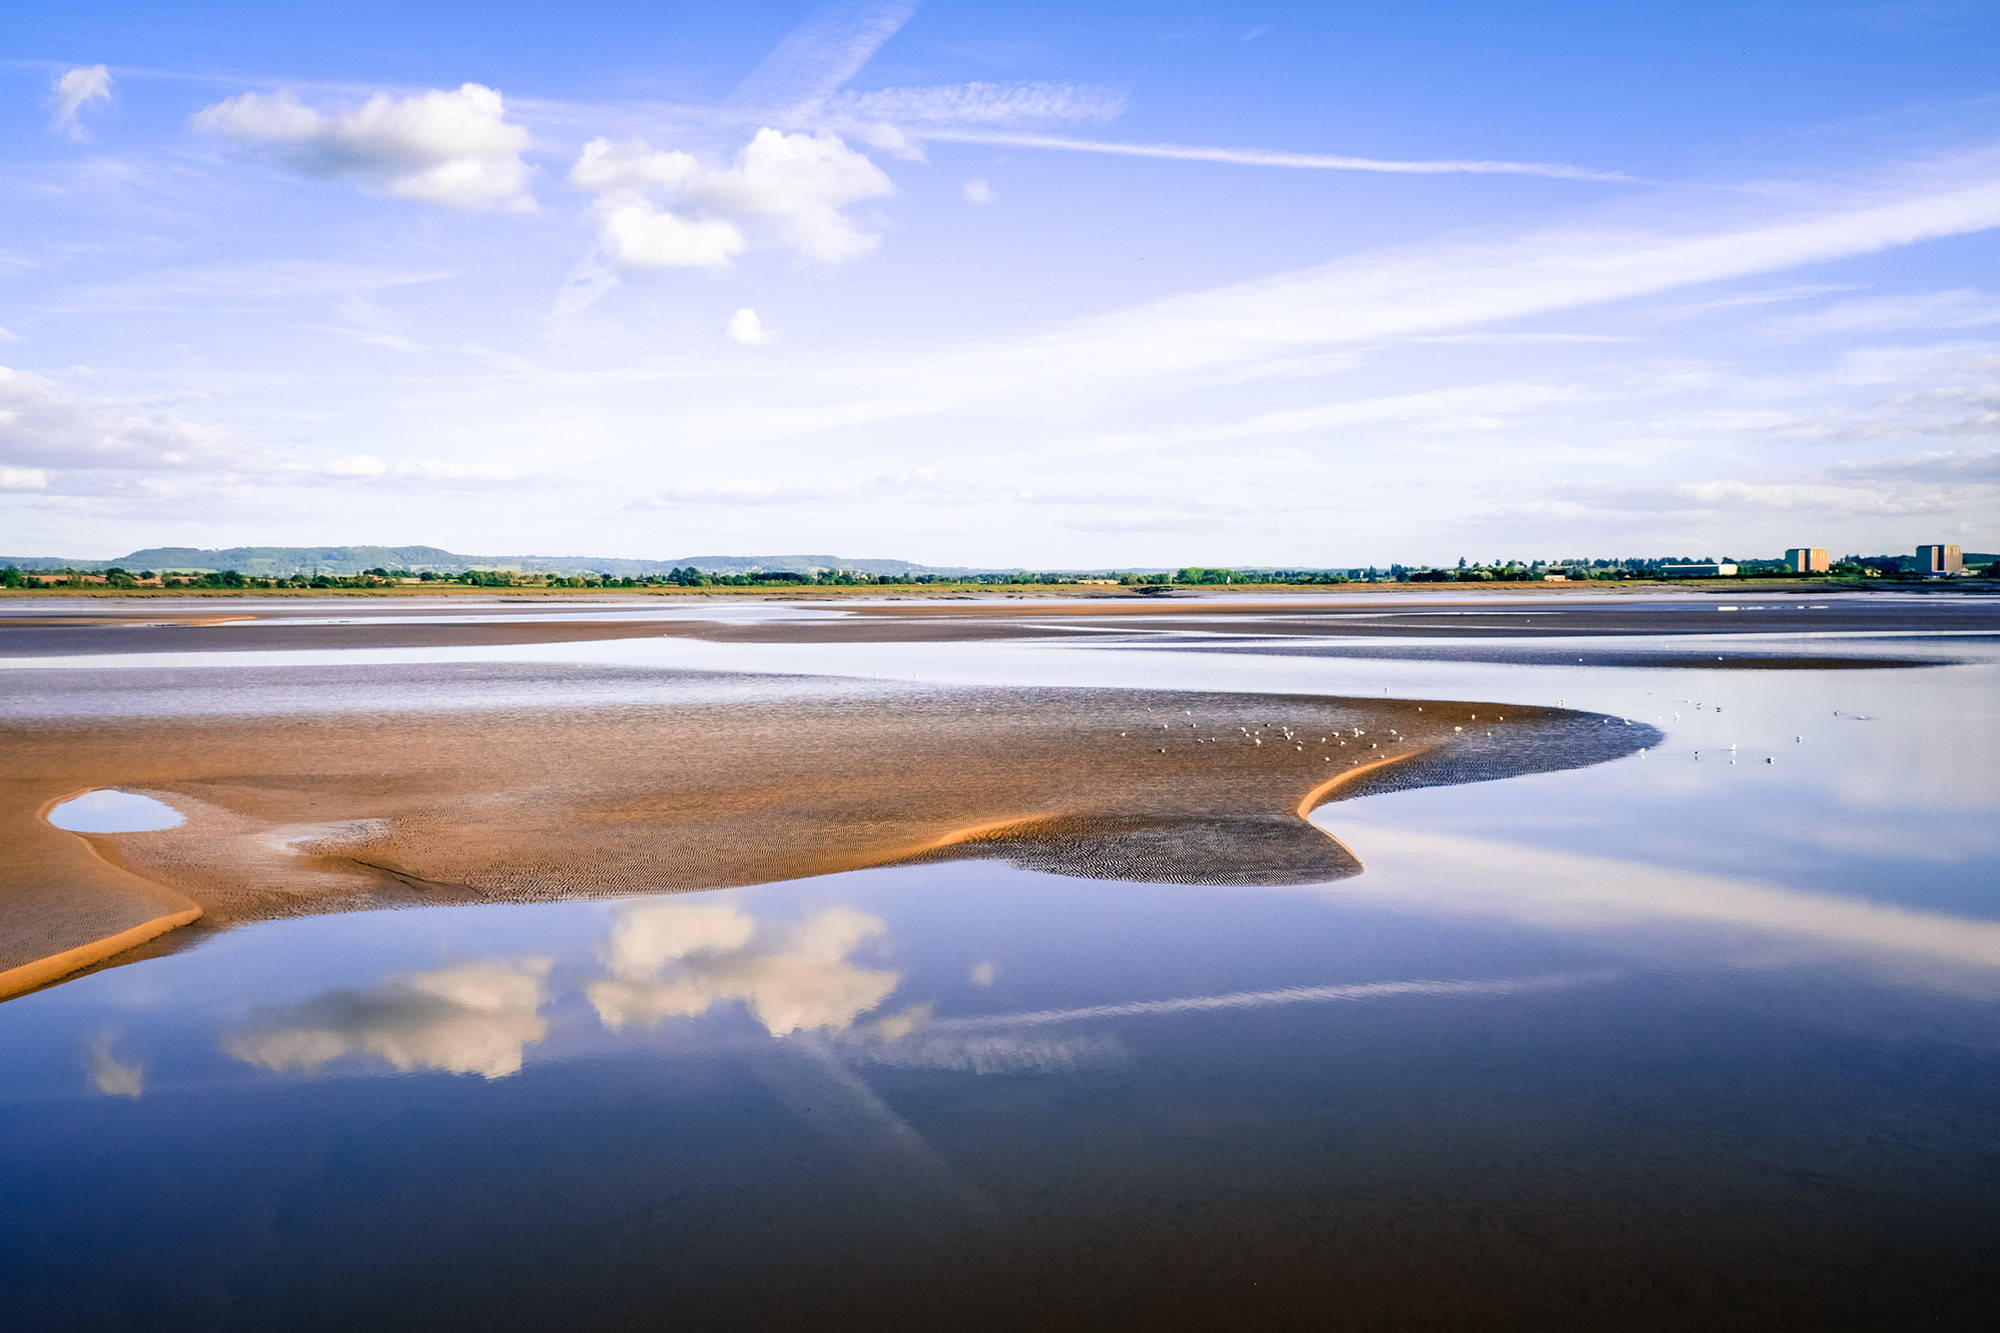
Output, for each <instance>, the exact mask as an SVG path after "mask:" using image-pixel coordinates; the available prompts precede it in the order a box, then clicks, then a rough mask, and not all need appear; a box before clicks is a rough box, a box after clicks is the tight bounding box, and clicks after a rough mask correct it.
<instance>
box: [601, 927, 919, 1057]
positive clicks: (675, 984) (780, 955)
mask: <svg viewBox="0 0 2000 1333" xmlns="http://www.w3.org/2000/svg"><path fill="white" fill-rule="evenodd" d="M887 929H888V927H887V925H886V924H884V922H883V921H882V920H881V918H879V917H874V916H870V915H868V914H867V913H865V912H858V911H856V910H854V909H853V908H851V907H830V908H826V909H825V910H823V911H819V912H815V913H814V914H813V915H811V916H809V917H807V918H806V919H805V920H803V921H799V922H792V923H772V922H763V923H760V922H759V921H757V919H756V918H754V917H751V916H747V915H745V914H743V913H741V912H739V911H737V910H736V909H735V908H734V907H727V906H716V905H710V904H702V903H685V902H661V903H648V904H643V905H640V906H634V907H631V908H628V909H626V910H625V911H624V912H622V913H621V914H620V915H619V918H618V921H617V924H616V925H615V926H613V928H612V931H611V939H610V941H609V943H608V945H607V947H606V950H605V962H606V964H607V966H608V968H609V970H610V973H611V975H610V976H609V977H607V978H604V979H602V980H599V981H593V982H591V983H590V984H588V985H587V986H585V987H584V994H585V995H586V996H587V997H588V998H589V1000H590V1003H591V1005H592V1006H593V1007H594V1008H595V1009H596V1010H597V1016H598V1018H599V1019H600V1020H602V1021H603V1023H604V1025H605V1026H606V1027H610V1028H621V1027H624V1026H626V1025H627V1024H633V1023H637V1024H653V1023H658V1022H659V1021H660V1020H661V1019H664V1018H673V1017H683V1016H693V1015H696V1014H703V1013H706V1012H708V1010H709V1009H711V1008H712V1007H714V1006H715V1005H716V1004H718V1003H721V1002H723V1001H728V1000H741V1001H742V1002H743V1003H744V1005H745V1006H746V1007H747V1008H748V1009H749V1011H750V1014H751V1016H752V1017H753V1018H755V1019H756V1020H757V1021H758V1022H759V1023H761V1024H763V1026H764V1028H765V1029H766V1030H767V1031H768V1032H770V1034H771V1035H772V1036H774V1037H782V1036H785V1035H787V1034H789V1033H794V1032H806V1031H814V1030H821V1029H834V1030H843V1029H846V1028H848V1027H850V1026H852V1024H853V1023H854V1020H855V1019H856V1018H858V1017H860V1016H861V1015H862V1014H865V1013H867V1012H869V1011H870V1010H872V1009H874V1008H875V1007H876V1006H878V1005H880V1004H881V1003H882V1002H883V1001H884V1000H886V999H888V998H889V996H890V994H891V993H892V992H893V991H894V990H895V989H896V986H897V985H898V984H899V983H900V982H901V980H902V977H901V975H900V974H899V973H896V972H887V971H879V970H874V969H870V968H865V967H861V966H859V965H857V964H855V963H853V962H851V961H849V959H848V955H849V954H850V953H852V952H853V951H854V950H855V949H856V948H857V947H858V946H860V945H861V944H862V943H863V942H864V941H866V940H869V939H872V938H874V937H876V936H879V935H881V934H883V933H884V932H885V931H886V930H887Z"/></svg>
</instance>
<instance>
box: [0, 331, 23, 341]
mask: <svg viewBox="0 0 2000 1333" xmlns="http://www.w3.org/2000/svg"><path fill="white" fill-rule="evenodd" d="M25 341H26V339H24V338H23V337H21V335H20V334H18V333H14V332H12V331H10V330H8V329H4V328H0V343H17V342H25Z"/></svg>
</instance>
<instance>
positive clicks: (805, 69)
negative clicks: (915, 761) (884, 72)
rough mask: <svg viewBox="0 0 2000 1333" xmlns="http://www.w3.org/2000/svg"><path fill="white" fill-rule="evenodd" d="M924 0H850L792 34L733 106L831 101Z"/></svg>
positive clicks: (799, 106) (793, 106)
mask: <svg viewBox="0 0 2000 1333" xmlns="http://www.w3.org/2000/svg"><path fill="white" fill-rule="evenodd" d="M919 3H920V0H844V2H842V3H835V4H831V5H827V6H825V7H824V8H822V9H820V10H819V11H817V12H816V13H814V14H813V15H812V17H810V18H808V19H807V20H806V21H805V22H804V23H801V24H800V25H799V26H798V27H796V28H794V29H792V30H791V32H790V33H788V34H786V36H785V39H784V40H783V41H781V42H779V43H778V44H777V45H776V46H775V47H773V48H772V49H771V54H769V55H767V56H765V57H764V59H763V60H762V61H761V62H759V63H758V65H757V68H756V69H754V70H751V71H750V77H749V78H747V79H745V80H744V81H743V84H742V86H741V87H739V88H738V89H737V90H736V91H735V92H733V93H731V94H730V95H729V104H730V105H731V106H736V107H742V108H746V109H748V110H753V111H756V110H766V111H787V112H797V111H800V110H804V109H808V108H811V107H813V106H816V105H818V104H819V103H821V102H823V101H825V100H826V99H827V98H828V97H831V96H832V95H833V94H834V93H835V92H837V91H838V90H839V88H840V85H841V84H843V83H846V82H847V81H848V80H849V79H851V78H853V77H854V76H855V74H857V73H859V72H860V69H861V67H862V66H863V65H865V64H867V63H868V61H869V60H870V58H872V57H873V56H874V54H875V52H876V51H877V50H878V49H880V47H881V45H882V43H884V42H886V41H888V40H889V39H890V38H891V37H894V36H895V35H896V33H897V32H898V31H900V30H901V28H902V26H903V25H904V24H905V23H908V22H909V21H910V19H911V17H912V16H913V15H914V14H915V13H916V12H917V8H918V5H919Z"/></svg>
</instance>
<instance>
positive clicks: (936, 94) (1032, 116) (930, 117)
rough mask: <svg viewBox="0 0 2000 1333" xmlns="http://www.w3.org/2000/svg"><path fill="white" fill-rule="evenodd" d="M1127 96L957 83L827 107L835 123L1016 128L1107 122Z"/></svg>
mask: <svg viewBox="0 0 2000 1333" xmlns="http://www.w3.org/2000/svg"><path fill="white" fill-rule="evenodd" d="M1124 110H1125V96H1124V94H1123V93H1119V92H1116V91H1114V90H1113V89H1110V88H1097V87H1090V86H1086V85H1080V84H1073V83H957V84H945V85H940V86H934V87H927V88H882V89H878V90H877V91H875V92H867V93H842V94H841V95H840V96H839V97H837V98H835V99H834V100H833V101H832V102H831V103H830V104H829V105H828V107H827V114H828V116H829V118H830V119H832V120H834V121H836V122H838V123H846V124H867V123H870V122H882V123H885V124H890V125H897V126H901V127H903V128H905V129H914V130H917V131H919V132H921V131H923V130H924V128H925V127H927V126H929V127H937V128H945V127H952V126H957V127H961V128H962V127H965V126H970V125H1018V124H1021V123H1023V122H1029V121H1045V120H1110V119H1112V118H1113V117H1115V116H1117V115H1119V114H1120V113H1122V112H1123V111H1124Z"/></svg>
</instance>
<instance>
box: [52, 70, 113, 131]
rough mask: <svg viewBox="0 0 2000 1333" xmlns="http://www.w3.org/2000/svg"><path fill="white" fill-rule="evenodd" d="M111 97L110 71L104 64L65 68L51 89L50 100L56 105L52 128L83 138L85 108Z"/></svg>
mask: <svg viewBox="0 0 2000 1333" xmlns="http://www.w3.org/2000/svg"><path fill="white" fill-rule="evenodd" d="M110 100H111V71H110V70H108V69H106V68H105V67H104V66H102V65H90V66H86V67H85V68H82V69H72V70H68V71H65V72H64V73H63V74H62V75H60V76H59V77H58V78H57V79H56V81H55V85H54V87H53V88H52V89H51V91H50V96H49V101H50V104H51V105H53V106H54V107H55V116H54V118H53V119H52V120H51V121H50V122H49V125H50V128H51V129H54V130H56V131H57V132H59V133H62V134H67V135H69V136H70V137H71V138H73V139H81V138H83V137H84V129H83V123H82V121H81V120H80V119H79V117H80V115H81V113H82V111H83V108H84V107H85V106H87V105H89V104H90V103H92V102H108V101H110Z"/></svg>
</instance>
